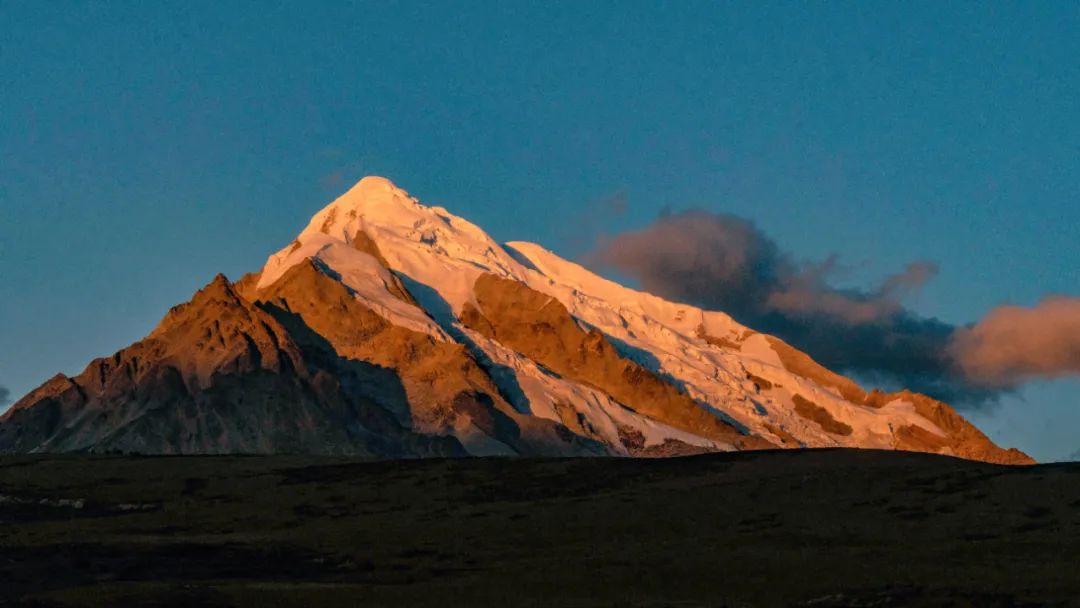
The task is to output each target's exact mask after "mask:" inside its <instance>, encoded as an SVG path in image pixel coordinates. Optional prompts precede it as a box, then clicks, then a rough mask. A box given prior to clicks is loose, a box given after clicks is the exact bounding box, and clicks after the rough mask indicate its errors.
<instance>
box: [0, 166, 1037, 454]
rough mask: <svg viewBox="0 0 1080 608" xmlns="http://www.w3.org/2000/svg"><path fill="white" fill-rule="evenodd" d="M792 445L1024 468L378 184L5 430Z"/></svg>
mask: <svg viewBox="0 0 1080 608" xmlns="http://www.w3.org/2000/svg"><path fill="white" fill-rule="evenodd" d="M976 337H978V336H976ZM973 339H974V338H973ZM780 447H784V448H793V447H861V448H884V449H904V450H917V451H926V452H936V453H941V454H951V455H955V456H960V457H964V458H971V459H976V460H984V461H988V462H997V463H1010V464H1020V463H1029V462H1031V459H1030V458H1028V457H1027V456H1026V455H1025V454H1023V453H1022V452H1019V451H1017V450H1014V449H1010V450H1005V449H1002V448H999V447H998V446H996V445H994V444H993V442H991V441H990V440H989V439H988V438H987V437H986V436H985V435H983V434H982V433H981V432H979V431H978V429H976V428H975V427H974V426H973V425H971V424H970V423H969V422H967V421H966V420H964V418H963V417H961V416H960V415H959V414H957V413H956V412H955V411H954V410H953V409H952V408H951V407H949V406H948V405H946V404H944V403H941V402H939V401H935V400H933V399H931V398H929V397H926V396H923V395H918V394H914V393H910V392H899V393H895V394H884V393H880V392H877V391H872V392H866V391H864V390H863V389H862V388H861V387H859V386H858V385H857V384H856V383H854V382H852V381H851V380H849V379H847V378H844V377H843V376H840V375H838V374H835V373H833V372H831V371H830V370H828V369H825V368H824V367H822V366H820V365H818V364H817V363H816V362H814V361H813V359H811V358H810V357H809V356H807V355H806V354H805V353H802V352H800V351H798V350H796V349H795V348H793V347H791V346H789V345H788V344H786V343H784V342H783V341H781V340H779V339H777V338H774V337H771V336H768V335H764V334H761V333H758V332H756V331H754V330H753V329H752V328H748V327H745V326H743V325H741V324H739V323H738V322H736V321H735V320H734V319H732V318H731V317H730V316H728V315H727V314H724V313H723V312H718V311H708V310H702V309H700V308H697V307H694V306H690V305H687V304H681V303H678V302H671V301H667V300H665V299H662V298H660V297H657V296H654V295H651V294H648V293H644V292H640V291H636V290H633V289H629V288H626V287H623V286H621V285H619V284H617V283H615V282H612V281H609V280H607V279H604V278H602V277H600V276H597V275H596V274H593V273H592V272H590V271H589V270H587V269H585V268H583V267H582V266H580V265H578V264H575V263H573V262H570V261H567V260H564V259H562V258H560V257H558V256H557V255H555V254H554V253H552V252H550V251H547V250H546V249H544V248H543V247H540V246H539V245H535V244H532V243H523V242H512V243H507V244H500V243H498V242H496V241H494V240H493V239H492V238H491V237H490V236H488V235H487V234H486V233H485V232H484V231H483V230H482V229H480V228H479V227H477V226H476V225H474V224H472V223H470V222H469V221H467V220H465V219H462V218H460V217H457V216H455V215H453V214H451V213H450V212H449V211H447V210H446V209H443V208H441V207H430V206H426V205H424V204H421V203H420V202H419V201H417V200H416V199H414V198H412V197H410V196H409V195H408V193H406V192H405V191H404V190H402V189H400V188H398V187H397V186H395V185H394V184H392V183H391V182H390V181H389V180H386V179H384V178H381V177H366V178H364V179H363V180H361V181H360V182H359V183H357V184H356V185H355V186H353V187H352V188H351V189H350V190H349V191H348V192H346V193H345V194H343V195H342V196H341V197H339V198H338V199H337V200H335V201H333V202H332V203H330V204H329V205H328V206H326V207H325V208H324V209H322V210H321V211H319V212H318V213H316V214H315V216H314V217H312V219H311V221H310V223H309V224H308V226H307V227H306V228H305V229H304V230H303V231H302V232H301V233H300V234H299V235H298V236H297V237H296V239H294V240H293V241H292V242H290V243H289V244H288V245H287V246H286V247H285V248H283V249H282V250H281V251H279V252H277V253H275V254H273V255H271V256H270V257H269V259H268V260H267V262H266V264H265V265H264V266H263V268H262V269H261V270H259V271H258V272H257V273H253V274H250V275H247V276H245V277H243V278H242V279H240V280H239V281H237V282H236V283H234V284H230V283H229V282H228V281H227V280H226V279H225V278H224V277H221V276H218V277H217V278H215V279H214V280H213V281H212V282H211V283H210V284H209V285H208V286H207V287H205V288H204V289H202V290H200V291H199V292H198V293H196V294H195V296H194V297H193V298H192V300H191V301H190V302H188V303H186V304H181V305H180V306H177V307H175V308H173V309H172V310H171V311H169V313H168V314H167V315H166V316H165V318H164V319H163V320H162V321H161V324H160V325H159V326H158V327H157V328H156V329H155V330H154V331H153V332H152V333H151V334H150V335H149V336H147V337H146V338H144V339H143V340H141V341H139V342H137V343H135V344H133V345H131V346H129V347H127V348H125V349H123V350H121V351H119V352H118V353H116V354H115V355H113V356H111V357H107V358H103V359H98V360H95V361H93V362H91V364H90V365H89V366H88V367H87V368H86V370H85V371H84V372H82V373H81V374H79V375H77V376H75V377H72V378H68V377H66V376H63V375H58V376H56V377H54V378H53V379H51V380H49V381H48V382H46V383H45V384H43V385H42V386H41V387H40V388H38V389H36V390H34V391H32V392H31V393H30V394H28V395H26V396H25V397H24V398H22V399H21V400H20V401H19V402H18V403H16V404H15V406H13V407H12V408H11V410H10V411H9V412H7V413H6V414H5V415H4V417H3V419H2V422H0V451H3V452H31V451H36V452H63V451H100V452H103V451H116V450H119V451H129V452H142V453H278V452H290V453H296V452H303V453H328V454H355V455H362V456H377V457H417V456H420V457H423V456H446V455H539V456H546V455H552V456H555V455H611V456H667V455H679V454H692V453H702V452H711V451H730V450H746V449H763V448H780Z"/></svg>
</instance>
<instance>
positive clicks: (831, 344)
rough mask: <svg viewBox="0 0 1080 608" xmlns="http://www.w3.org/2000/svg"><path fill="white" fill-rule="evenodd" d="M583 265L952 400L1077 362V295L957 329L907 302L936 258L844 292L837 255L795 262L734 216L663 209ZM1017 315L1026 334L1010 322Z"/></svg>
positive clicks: (975, 398) (601, 245)
mask: <svg viewBox="0 0 1080 608" xmlns="http://www.w3.org/2000/svg"><path fill="white" fill-rule="evenodd" d="M583 261H584V262H585V263H586V264H589V265H593V266H598V267H600V268H601V269H612V270H615V271H617V272H620V273H623V274H626V275H629V276H631V277H634V278H635V279H637V280H638V281H639V283H640V285H641V287H642V289H644V290H646V291H649V292H652V293H655V294H658V295H660V296H663V297H667V298H670V299H673V300H679V301H684V302H689V303H693V304H697V305H700V306H702V307H705V308H710V309H714V310H722V311H725V312H727V313H729V314H731V315H732V316H734V317H735V318H736V319H738V320H739V321H741V322H743V323H745V324H746V325H748V326H750V327H752V328H754V329H756V330H759V331H764V332H767V333H771V334H774V335H777V336H779V337H781V338H783V339H784V340H786V341H788V342H790V343H791V344H792V345H794V346H796V347H797V348H799V349H801V350H803V351H805V352H807V353H809V354H810V355H811V356H812V357H814V358H815V359H817V360H818V361H820V362H821V363H822V364H824V365H826V366H827V367H830V368H832V369H835V370H838V371H843V372H846V373H849V374H852V375H855V376H857V377H858V378H860V379H862V380H865V381H869V382H873V383H877V384H882V385H884V386H886V387H889V388H898V387H906V388H910V389H912V390H916V391H919V392H925V393H927V394H930V395H933V396H935V397H937V398H939V399H942V400H946V401H951V402H954V403H959V404H968V405H971V404H979V403H986V402H988V401H992V400H994V399H995V398H996V396H997V395H998V394H999V393H1000V392H1001V391H1003V390H1009V389H1012V388H1014V387H1015V386H1016V385H1017V384H1018V383H1020V382H1022V381H1023V380H1025V379H1028V378H1031V377H1048V376H1053V375H1057V374H1063V373H1069V372H1075V371H1077V370H1078V369H1080V365H1077V361H1078V359H1080V355H1078V350H1077V342H1078V341H1080V340H1078V339H1077V337H1076V336H1077V335H1078V334H1077V327H1078V326H1080V313H1078V312H1077V304H1076V300H1072V301H1070V302H1060V301H1057V300H1054V301H1049V300H1048V301H1047V302H1045V303H1044V304H1043V305H1040V308H1041V309H1042V310H1041V311H1027V313H1030V314H1021V313H1019V312H1017V311H1015V310H1011V309H1002V310H1001V311H995V313H992V314H991V315H990V316H988V317H987V319H986V320H985V321H983V322H982V323H980V324H978V325H976V326H975V327H973V328H970V329H968V328H963V329H958V328H957V327H955V326H953V325H951V324H948V323H944V322H942V321H939V320H937V319H934V318H928V317H924V316H921V315H919V314H917V313H915V312H913V311H912V310H910V309H909V308H907V307H906V306H905V305H904V301H905V299H906V298H909V297H910V296H911V295H913V294H914V293H916V292H918V290H920V289H921V288H922V287H923V286H925V285H926V283H927V282H928V281H930V280H931V279H933V278H934V277H935V276H936V275H937V272H938V267H937V265H936V264H934V263H933V262H929V261H915V262H912V263H910V264H908V265H907V267H906V268H904V269H903V270H901V271H900V272H897V273H896V274H893V275H891V276H888V277H886V278H885V279H884V280H883V281H882V282H881V283H880V284H879V285H878V286H877V287H875V288H873V289H869V290H856V289H838V288H835V287H833V286H832V285H830V283H829V280H830V278H833V277H834V276H835V275H836V274H837V272H838V269H839V268H840V263H839V261H838V259H837V258H836V257H835V256H833V257H830V258H828V259H826V260H824V261H821V262H817V263H797V262H796V261H795V260H794V259H793V258H792V256H791V255H790V254H788V253H786V252H784V251H783V250H782V249H781V248H780V247H779V246H778V245H777V244H776V242H775V241H773V240H772V239H770V238H769V237H768V236H767V235H765V234H764V233H763V232H762V231H761V230H760V229H758V228H757V227H756V226H755V225H754V224H753V223H751V222H749V221H747V220H745V219H742V218H739V217H735V216H732V215H727V214H718V213H710V212H706V211H701V210H690V211H683V212H679V213H670V212H664V213H662V214H661V215H660V217H658V218H657V219H656V220H655V221H654V222H653V223H652V224H650V225H649V226H647V227H645V228H644V229H641V230H636V231H630V232H625V233H622V234H619V235H617V236H614V237H608V238H602V239H601V240H600V241H599V242H598V244H597V246H596V247H595V248H594V249H593V251H592V252H590V253H589V254H587V255H586V256H584V260H583ZM1049 313H1052V314H1049ZM1018 322H1022V323H1023V324H1024V327H1025V330H1024V331H1025V333H1027V335H1026V336H1023V337H1021V336H1019V335H1017V334H1018V332H1015V331H1011V330H1009V329H1008V328H1009V327H1010V326H1013V325H1015V324H1016V323H1018ZM1070 332H1071V333H1070ZM1063 335H1071V338H1064V337H1062V336H1063ZM1055 338H1058V339H1057V340H1055Z"/></svg>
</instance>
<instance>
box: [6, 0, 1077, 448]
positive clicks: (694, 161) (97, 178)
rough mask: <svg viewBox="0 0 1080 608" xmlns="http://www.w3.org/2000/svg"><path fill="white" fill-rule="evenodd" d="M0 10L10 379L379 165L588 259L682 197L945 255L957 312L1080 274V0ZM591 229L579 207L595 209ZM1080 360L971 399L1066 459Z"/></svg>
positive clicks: (872, 275)
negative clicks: (604, 238) (594, 241)
mask: <svg viewBox="0 0 1080 608" xmlns="http://www.w3.org/2000/svg"><path fill="white" fill-rule="evenodd" d="M306 4H308V3H294V4H274V3H270V2H260V3H254V2H252V3H239V2H212V3H210V2H205V3H204V2H193V3H166V2H160V3H121V2H114V3H108V2H103V3H96V4H90V3H86V4H59V3H43V2H24V3H15V2H7V3H3V4H0V77H2V80H3V82H2V83H0V109H2V111H0V227H2V234H0V286H2V287H0V289H2V291H0V385H2V386H6V387H8V388H9V389H10V390H11V392H12V394H13V396H14V397H16V398H17V397H18V396H21V395H22V394H23V393H25V392H26V391H27V390H29V389H31V388H33V387H34V386H36V385H37V384H39V383H40V382H41V381H43V380H44V379H45V378H47V377H48V376H50V375H52V374H53V373H55V372H57V371H63V372H66V373H75V372H78V371H80V370H81V369H82V367H83V366H84V365H85V364H86V363H87V362H88V361H89V360H90V359H91V358H92V357H95V356H101V355H106V354H111V353H112V352H114V351H115V350H117V349H118V348H120V347H122V346H124V345H126V344H128V343H130V342H132V341H134V340H136V339H138V338H140V337H141V336H143V335H145V334H146V333H147V332H148V331H149V330H150V329H151V328H152V327H153V325H154V324H155V323H156V322H157V320H158V319H159V318H160V317H161V316H162V315H163V314H164V312H165V311H166V309H167V308H168V307H169V306H171V305H173V304H176V303H178V302H180V301H183V300H186V299H187V298H188V297H189V296H190V294H191V293H192V292H193V291H194V290H195V289H197V288H198V287H199V286H200V285H202V284H204V283H206V282H207V281H208V280H209V279H210V278H211V277H212V276H213V275H214V274H215V273H216V272H219V271H222V272H225V273H226V274H227V275H229V276H230V277H234V278H235V277H238V276H240V275H241V274H243V273H244V272H246V271H249V270H254V269H257V268H258V267H259V266H260V265H261V264H262V262H263V261H264V260H265V257H266V256H267V255H268V254H269V253H271V252H272V251H275V250H276V249H278V248H279V247H281V246H282V245H283V244H284V243H287V242H288V241H289V239H291V238H292V237H293V236H294V235H295V234H296V233H297V232H299V230H300V229H301V228H302V227H303V225H304V224H305V222H306V221H307V219H308V218H309V217H310V216H311V215H312V214H313V213H314V212H315V211H316V210H318V209H319V208H321V207H322V206H323V205H324V204H325V203H326V202H327V201H329V200H330V199H331V198H333V197H334V196H336V195H337V194H338V193H340V191H342V190H344V189H345V188H346V187H347V186H348V185H350V184H351V183H352V182H354V181H356V180H357V179H359V178H360V177H362V176H363V175H366V174H381V175H386V176H388V177H390V178H391V179H393V180H394V181H395V182H397V183H398V184H399V185H401V186H402V187H404V188H406V189H407V190H409V191H410V192H412V193H413V194H414V195H416V196H418V197H420V198H421V199H422V200H424V201H425V202H430V203H435V204H442V205H445V206H447V207H448V208H450V209H451V210H452V211H454V212H455V213H457V214H459V215H462V216H465V217H467V218H469V219H471V220H472V221H474V222H476V223H477V224H479V225H481V226H483V227H485V229H487V230H488V231H489V232H490V233H492V235H493V236H495V237H496V238H499V239H504V240H531V241H537V242H541V243H544V244H546V245H548V246H549V247H551V248H553V249H555V250H556V251H559V252H560V253H563V254H566V255H577V254H580V253H582V248H583V243H587V242H589V241H590V239H591V238H593V237H594V236H595V235H594V234H593V233H592V231H593V230H594V229H595V228H594V227H591V226H589V225H587V224H588V222H582V221H581V217H582V213H583V211H582V210H583V209H589V208H592V207H595V206H597V205H600V204H601V203H602V202H603V201H605V200H608V199H611V198H612V197H616V196H619V197H623V198H625V201H626V203H627V208H628V211H627V212H626V213H625V214H623V215H621V216H618V217H611V218H608V221H607V224H606V225H605V226H604V228H605V229H606V230H608V231H612V232H614V231H617V230H620V229H629V228H636V227H640V226H643V225H645V224H647V223H649V222H650V221H651V220H652V219H653V218H654V217H655V216H656V215H657V213H658V212H659V211H660V210H661V209H664V208H668V209H684V208H689V207H701V208H704V209H708V210H712V211H716V212H725V213H731V214H735V215H739V216H742V217H745V218H748V219H750V220H752V221H754V222H755V223H756V224H757V226H758V227H759V228H760V229H761V230H762V231H763V232H765V233H766V234H768V235H769V236H770V237H772V238H773V239H775V240H776V241H777V242H778V243H780V244H781V246H783V247H784V248H785V249H786V250H788V251H791V252H793V253H794V254H795V255H797V256H799V257H800V258H805V259H814V260H820V259H822V258H825V257H826V256H828V255H830V254H833V253H836V254H838V255H839V256H840V258H841V259H842V260H843V261H844V262H845V264H846V266H847V267H848V268H849V273H848V274H847V275H845V276H844V277H842V278H841V280H842V281H844V282H846V283H848V284H850V285H852V286H866V285H870V284H874V283H875V282H876V281H878V280H879V279H880V278H881V277H882V276H884V275H887V274H889V273H891V272H895V271H897V270H899V269H900V268H902V267H903V266H904V265H905V264H906V263H908V262H909V261H911V260H914V259H929V260H933V261H935V262H937V263H938V264H939V265H940V268H941V272H940V274H939V276H938V277H937V278H936V279H935V280H934V281H933V282H931V283H930V284H929V285H928V286H927V287H926V288H925V289H924V290H923V291H922V293H921V294H919V295H918V296H917V297H916V298H915V299H914V300H912V301H911V302H910V306H911V307H912V308H913V309H915V310H916V311H918V312H919V313H921V314H923V315H930V316H937V317H939V318H941V319H943V320H945V321H948V322H950V323H968V322H973V321H977V320H978V319H979V318H981V317H982V316H983V315H984V314H985V313H986V312H987V311H989V310H990V309H992V308H993V307H995V306H998V305H1000V304H1002V303H1006V302H1011V303H1017V304H1025V305H1030V304H1034V303H1035V302H1037V301H1038V300H1039V299H1040V298H1041V297H1043V296H1044V295H1046V294H1049V293H1060V294H1067V295H1073V296H1076V295H1080V270H1078V268H1080V238H1078V237H1080V228H1078V227H1080V61H1078V60H1077V57H1080V36H1077V35H1076V32H1078V31H1080V7H1078V6H1077V5H1073V4H1067V3H1057V4H1055V3H993V4H989V5H987V4H976V3H949V4H948V5H947V6H942V3H904V4H903V5H900V4H896V3H892V4H887V3H878V2H866V3H830V4H827V5H810V4H803V5H796V4H794V3H785V4H768V3H759V2H752V3H751V2H747V3H736V4H727V5H719V4H718V3H713V2H701V3H696V2H678V3H667V4H666V5H659V3H634V2H621V3H601V2H595V3H583V2H572V3H529V4H526V3H495V2H491V3H479V2H463V3H445V2H439V3H429V4H422V3H411V2H409V3H399V2H377V3H357V4H355V5H354V6H349V7H346V6H342V5H341V4H340V3H315V6H307V5H306ZM583 224H585V225H583ZM1078 402H1080V383H1078V382H1077V381H1076V380H1058V381H1054V382H1039V383H1034V384H1032V385H1029V386H1028V387H1026V388H1024V389H1023V390H1021V391H1020V393H1018V394H1016V395H1014V396H1010V397H1008V398H1006V399H1005V401H1004V402H1003V403H1002V405H1001V406H1000V407H998V408H995V409H993V410H989V411H987V410H983V411H978V412H965V413H967V414H968V415H969V416H970V417H971V418H972V419H973V420H974V421H975V422H977V423H978V424H980V425H982V427H983V428H984V430H986V431H987V432H988V433H989V434H991V436H992V437H994V438H995V439H996V440H998V441H1000V442H1003V443H1006V444H1009V445H1017V446H1019V447H1021V448H1022V449H1025V450H1027V451H1029V452H1030V453H1032V454H1033V455H1035V456H1036V457H1037V458H1041V459H1048V458H1054V457H1060V456H1064V455H1066V454H1068V453H1070V452H1073V451H1074V450H1076V449H1078V448H1080V403H1078Z"/></svg>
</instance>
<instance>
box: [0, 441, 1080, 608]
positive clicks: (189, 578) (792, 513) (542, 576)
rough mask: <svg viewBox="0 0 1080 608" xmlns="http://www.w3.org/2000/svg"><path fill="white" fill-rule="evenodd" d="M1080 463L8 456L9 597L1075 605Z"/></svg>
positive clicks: (0, 558)
mask: <svg viewBox="0 0 1080 608" xmlns="http://www.w3.org/2000/svg"><path fill="white" fill-rule="evenodd" d="M1078 596H1080V464H1070V465H1041V466H1031V467H1005V466H996V465H988V464H982V463H976V462H969V461H963V460H956V459H951V458H946V457H941V456H931V455H926V454H915V453H900V452H879V451H864V450H815V451H779V452H756V453H754V452H744V453H736V454H722V455H709V456H696V457H688V458H677V459H668V460H629V459H564V460H532V459H529V460H524V459H522V460H515V459H461V460H411V461H383V462H370V461H368V462H362V461H356V460H348V459H342V458H313V457H299V456H297V457H286V456H281V457H258V456H253V457H239V456H237V457H230V456H216V457H120V456H116V457H106V456H93V457H91V456H47V457H35V456H22V457H4V458H3V459H0V605H13V606H118V605H146V606H189V605H190V606H234V605H239V606H260V607H272V606H298V605H302V606H354V605H371V606H475V605H482V606H488V605H490V606H583V607H584V606H911V605H930V606H954V605H959V606H1015V605H1080V601H1078V600H1076V599H1075V598H1077V597H1078Z"/></svg>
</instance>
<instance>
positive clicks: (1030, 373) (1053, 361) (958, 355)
mask: <svg viewBox="0 0 1080 608" xmlns="http://www.w3.org/2000/svg"><path fill="white" fill-rule="evenodd" d="M949 352H950V354H951V355H952V357H953V358H954V359H955V360H956V361H957V363H958V364H959V366H960V368H961V369H962V370H963V372H964V374H965V376H967V377H968V378H970V379H972V380H973V381H977V382H980V383H983V384H985V385H987V386H1011V385H1014V384H1018V383H1021V382H1024V381H1026V380H1030V379H1032V378H1056V377H1060V376H1065V375H1069V374H1080V298H1074V297H1067V296H1051V297H1048V298H1045V299H1044V300H1043V301H1041V302H1039V303H1038V304H1037V305H1036V306H1034V307H1031V308H1022V307H1019V306H1001V307H999V308H995V309H994V310H992V311H990V313H989V314H987V315H986V317H985V318H983V320H982V321H979V322H978V323H977V324H975V325H973V326H971V327H965V328H961V329H959V330H957V331H956V333H955V335H954V336H953V339H952V341H951V343H950V345H949Z"/></svg>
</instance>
